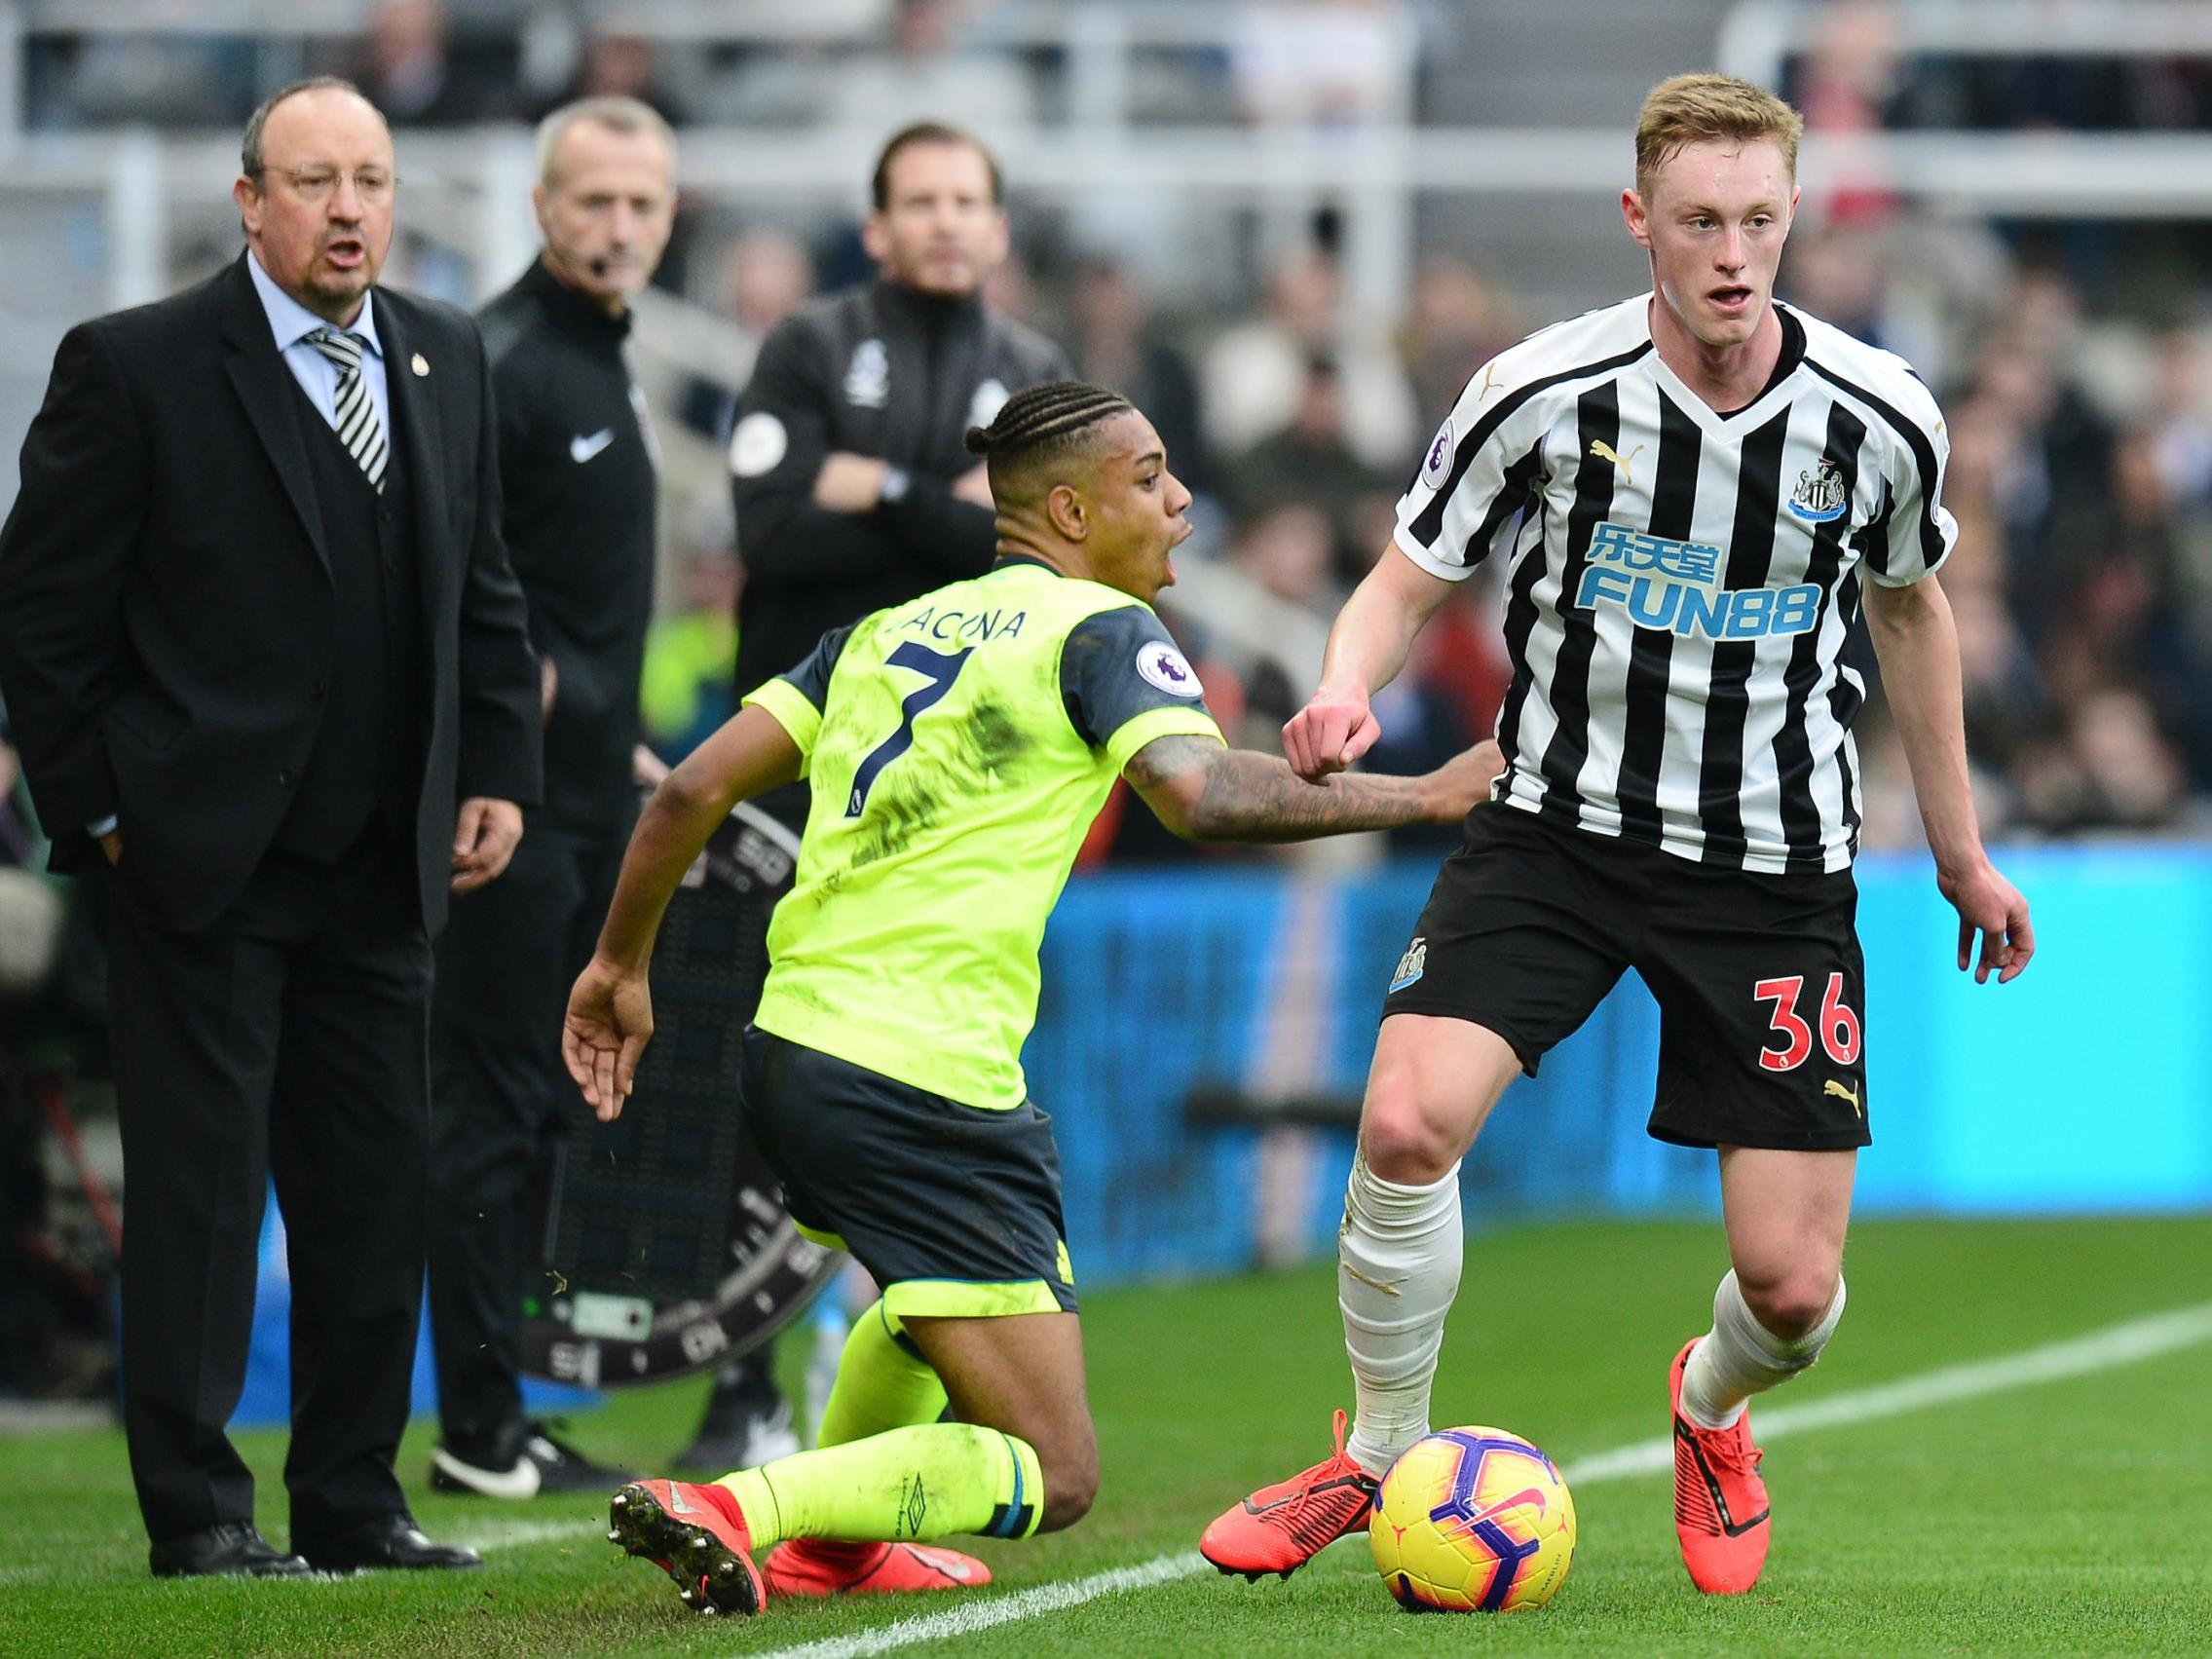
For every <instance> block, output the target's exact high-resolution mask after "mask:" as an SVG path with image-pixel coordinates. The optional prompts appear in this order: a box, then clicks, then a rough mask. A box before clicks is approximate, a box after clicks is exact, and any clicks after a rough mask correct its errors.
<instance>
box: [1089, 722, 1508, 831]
mask: <svg viewBox="0 0 2212 1659" xmlns="http://www.w3.org/2000/svg"><path fill="white" fill-rule="evenodd" d="M1504 770H1505V758H1504V757H1503V756H1502V755H1501V754H1500V753H1499V752H1498V746H1497V744H1495V743H1493V742H1491V741H1490V740H1489V739H1487V738H1484V739H1483V740H1482V741H1481V742H1480V743H1478V744H1476V745H1475V746H1474V747H1473V748H1472V749H1466V750H1463V751H1461V752H1460V753H1459V754H1457V755H1455V756H1453V757H1452V758H1451V759H1450V760H1449V761H1447V762H1446V763H1445V764H1444V765H1443V766H1441V767H1439V768H1438V769H1437V770H1436V771H1435V772H1431V773H1423V774H1422V775H1421V776H1419V777H1375V776H1370V775H1368V774H1366V773H1353V774H1348V775H1345V776H1341V777H1330V778H1324V779H1323V780H1322V781H1321V782H1319V783H1308V782H1306V781H1305V780H1304V779H1303V778H1301V777H1299V776H1298V775H1297V773H1293V771H1292V770H1291V769H1290V768H1289V767H1288V766H1287V765H1285V764H1284V763H1283V762H1281V761H1279V760H1277V759H1276V758H1275V757H1274V756H1273V755H1262V754H1258V753H1256V752H1255V751H1253V750H1251V749H1226V748H1223V747H1222V746H1221V745H1220V744H1218V743H1217V742H1214V741H1213V740H1212V739H1210V738H1206V737H1190V736H1173V737H1155V738H1154V739H1153V740H1152V741H1151V742H1149V743H1146V744H1145V745H1144V746H1143V748H1142V749H1139V750H1138V751H1137V753H1136V754H1134V755H1132V756H1131V757H1130V759H1129V765H1128V766H1127V767H1126V768H1124V769H1123V773H1122V774H1123V775H1124V776H1125V777H1127V778H1128V779H1129V782H1130V784H1131V786H1132V787H1133V788H1135V789H1136V791H1137V793H1138V794H1140V795H1142V796H1143V798H1144V805H1146V806H1147V807H1149V808H1151V809H1152V812H1153V814H1154V815H1155V816H1156V817H1157V818H1158V819H1159V820H1160V822H1161V823H1163V824H1165V825H1167V827H1168V828H1169V829H1171V830H1173V831H1174V832H1175V833H1176V834H1177V835H1179V836H1181V837H1182V838H1183V839H1184V840H1186V841H1310V840H1312V839H1313V838H1315V837H1316V836H1324V835H1343V834H1346V833H1348V832H1350V831H1352V830H1378V829H1396V828H1397V827H1398V826H1399V825H1401V824H1455V823H1457V822H1459V820H1460V819H1462V818H1464V817H1465V816H1466V815H1467V814H1468V813H1469V812H1471V811H1474V810H1475V806H1476V803H1478V802H1480V801H1486V800H1488V799H1489V795H1490V780H1491V779H1492V778H1494V777H1496V776H1497V775H1498V773H1500V772H1502V771H1504Z"/></svg>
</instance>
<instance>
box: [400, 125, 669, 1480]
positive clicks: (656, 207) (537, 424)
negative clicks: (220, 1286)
mask: <svg viewBox="0 0 2212 1659" xmlns="http://www.w3.org/2000/svg"><path fill="white" fill-rule="evenodd" d="M675 164H676V145H675V138H674V135H673V134H672V133H671V132H669V130H668V126H667V124H666V123H665V122H664V121H663V120H662V119H661V118H660V117H659V116H658V115H657V114H656V113H655V112H654V111H653V109H652V108H650V107H649V106H648V105H646V104H643V103H641V102H639V101H637V100H636V99H634V98H625V97H594V98H585V99H582V100H581V101H579V102H576V103H572V104H568V105H566V106H564V107H562V108H560V109H557V110H555V111H554V112H553V113H552V114H551V115H549V116H547V117H546V118H545V120H544V123H543V124H542V125H541V126H540V128H539V130H538V172H539V178H538V185H537V188H536V190H535V191H534V192H533V194H532V201H533V205H534V206H535V207H536V208H537V213H538V223H539V227H540V230H541V232H542V233H543V236H544V246H543V249H542V250H541V252H540V254H539V257H538V259H537V260H536V261H535V262H534V263H533V264H532V265H531V267H530V269H529V270H528V271H526V272H524V273H523V275H522V278H521V280H520V281H519V282H517V283H515V284H514V285H513V286H512V287H510V288H508V289H507V290H506V292H505V293H504V294H502V295H500V296H499V298H497V299H495V300H493V301H492V302H491V304H490V305H488V306H487V307H485V309H484V312H483V316H482V319H481V320H482V324H483V329H484V340H485V345H486V347H487V349H488V350H489V351H490V353H491V358H492V379H493V384H494V387H495V389H496V391H497V394H498V403H499V447H500V476H501V479H502V482H503V484H504V486H505V492H506V513H505V526H506V541H507V547H508V549H509V552H510V555H511V557H512V559H513V563H514V571H515V575H516V576H517V577H518V578H519V579H520V580H521V583H522V588H523V592H524V594H525V595H526V596H527V598H528V601H529V609H530V633H531V638H532V641H533V643H535V645H536V646H537V648H538V657H539V660H540V662H541V663H542V664H543V672H544V688H543V689H544V710H545V790H544V804H543V805H542V806H539V807H537V808H535V809H533V810H532V811H531V812H530V814H529V834H528V835H527V836H525V837H524V838H523V845H522V848H520V849H519V850H518V851H517V853H516V856H515V859H514V862H513V863H512V864H511V865H510V866H509V867H508V870H507V873H506V879H505V880H504V881H502V882H501V883H499V884H498V886H494V887H489V888H486V889H485V890H484V891H483V892H480V893H476V894H473V895H471V896H470V897H469V898H467V899H465V900H463V901H462V902H460V903H458V904H456V905H455V906H454V909H453V921H452V924H451V925H450V926H448V928H447V929H446V932H445V935H444V937H443V938H442V939H440V940H439V941H438V950H437V990H436V995H435V998H434V1000H433V1004H432V1019H431V1061H432V1074H431V1131H432V1135H431V1280H430V1283H431V1345H432V1347H433V1348H434V1350H435V1352H436V1356H437V1378H438V1413H439V1416H440V1419H441V1421H442V1424H443V1429H444V1437H443V1443H442V1444H441V1445H440V1446H439V1447H438V1448H437V1449H436V1451H435V1452H432V1453H431V1485H432V1486H434V1487H437V1488H440V1489H444V1490H449V1491H472V1492H477V1493H481V1494H483V1495H485V1496H487V1497H507V1498H522V1497H532V1496H535V1495H536V1494H537V1493H539V1492H541V1491H569V1490H580V1489H583V1490H594V1491H598V1490H604V1489H607V1488H609V1487H611V1486H615V1485H619V1483H620V1481H621V1480H622V1479H624V1478H625V1477H624V1476H623V1474H622V1472H621V1471H619V1470H610V1469H604V1468H600V1467H597V1466H595V1465H594V1464H592V1463H590V1462H589V1461H588V1460H587V1459H585V1458H584V1457H583V1456H582V1455H581V1453H580V1452H577V1451H576V1450H575V1449H574V1448H572V1447H568V1446H564V1445H563V1444H561V1443H560V1442H559V1441H558V1440H557V1439H555V1438H554V1437H553V1436H552V1435H551V1434H549V1433H548V1432H546V1430H545V1429H544V1426H543V1425H542V1424H538V1423H534V1422H531V1421H529V1420H528V1419H527V1418H526V1417H525V1416H524V1414H523V1408H522V1385H521V1323H522V1301H523V1298H524V1295H525V1293H526V1290H527V1288H528V1285H529V1282H530V1279H531V1275H532V1274H533V1273H534V1272H535V1271H536V1270H537V1268H538V1265H539V1263H538V1261H537V1254H536V1250H535V1238H534V1223H535V1221H536V1219H537V1217H538V1216H539V1214H540V1213H541V1200H542V1194H543V1190H544V1177H545V1174H546V1171H547V1163H546V1154H547V1153H548V1151H549V1150H550V1149H551V1146H552V1143H553V1141H554V1139H555V1138H556V1137H557V1136H558V1135H559V1134H561V1133H562V1132H563V1130H564V1127H565V1125H566V1123H567V1122H568V1120H569V1119H570V1118H572V1117H574V1116H575V1115H576V1113H575V1108H574V1095H575V1090H574V1088H573V1087H571V1086H570V1085H569V1083H568V1079H567V1076H566V1075H565V1074H564V1073H563V1072H562V1070H561V1060H560V1039H561V1013H562V1009H563V1007H564V1005H565V1002H566V999H567V995H568V986H569V983H570V981H572V980H573V979H574V978H575V977H576V975H577V974H578V973H579V972H581V969H582V967H583V964H584V963H585V962H586V961H589V960H590V957H591V946H592V941H593V939H594V937H595V936H596V934H597V932H598V928H599V922H600V919H601V918H602V917H603V916H604V915H605V914H606V910H607V904H608V901H609V899H610V897H611V896H612V894H613V892H614V885H615V875H616V872H617V871H618V870H619V868H620V866H621V859H622V849H623V847H624V845H625V843H626V842H627V840H628V838H629V830H630V823H631V820H632V819H633V818H634V817H635V816H636V788H635V785H634V784H633V782H632V765H633V760H632V757H633V755H634V753H635V751H636V749H637V742H638V677H639V670H640V667H641V665H642V663H643V661H644V658H645V632H646V625H647V623H648V622H651V620H652V615H653V575H654V521H655V504H656V488H657V475H656V460H655V453H654V446H653V434H652V428H651V427H650V425H649V424H648V422H647V419H646V416H645V409H644V404H643V401H642V399H641V398H640V397H639V395H638V392H637V388H636V386H635V385H634V384H633V383H632V381H631V379H630V373H629V365H628V362H627V360H626V359H625V358H624V355H623V345H624V341H625V339H626V337H627V335H628V333H629V327H630V312H629V299H630V296H631V295H632V294H634V293H636V292H637V291H638V289H640V288H642V287H644V286H645V284H646V283H647V282H648V281H649V280H650V279H651V278H652V276H653V272H654V268H655V267H656V265H658V264H659V263H660V255H661V251H662V249H663V248H665V247H666V246H667V244H668V233H669V229H670V226H671V224H672V223H673V220H674V215H675V196H676V189H675Z"/></svg>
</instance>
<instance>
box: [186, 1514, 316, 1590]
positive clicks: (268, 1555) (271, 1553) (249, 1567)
mask: <svg viewBox="0 0 2212 1659" xmlns="http://www.w3.org/2000/svg"><path fill="white" fill-rule="evenodd" d="M146 1565H148V1566H150V1567H152V1568H153V1569H154V1576H155V1577H156V1578H204V1577H207V1576H210V1575H213V1574H221V1573H231V1574H238V1575H242V1576H244V1577H248V1578H297V1577H299V1576H300V1575H301V1574H303V1573H308V1572H313V1571H314V1570H315V1569H314V1568H313V1567H311V1566H309V1565H307V1563H306V1562H304V1561H302V1560H300V1558H299V1557H298V1556H287V1555H283V1554H281V1553H280V1552H279V1550H278V1548H277V1546H276V1545H274V1544H272V1543H271V1542H270V1541H269V1540H268V1539H267V1538H264V1537H263V1536H262V1535H261V1533H260V1531H259V1530H258V1529H257V1528H256V1527H254V1525H253V1523H252V1522H250V1521H218V1522H217V1523H216V1524H215V1525H214V1526H212V1527H203V1528H202V1529H201V1530H199V1531H197V1532H187V1533H185V1534H184V1536H183V1537H181V1538H169V1539H167V1540H165V1541H163V1542H162V1543H159V1544H156V1545H155V1546H154V1547H153V1548H152V1549H150V1550H148V1551H147V1552H146Z"/></svg>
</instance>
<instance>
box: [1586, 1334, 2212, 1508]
mask: <svg viewBox="0 0 2212 1659" xmlns="http://www.w3.org/2000/svg"><path fill="white" fill-rule="evenodd" d="M2203 1341H2212V1301H2207V1302H2199V1303H2197V1304H2196V1305H2195V1306H2193V1307H2179V1308H2175V1309H2174V1310H2173V1311H2172V1312H2170V1313H2154V1314H2152V1315H2150V1316H2149V1317H2147V1318H2143V1319H2130V1320H2128V1321H2126V1322H2125V1323H2124V1324H2119V1325H2108V1326H2106V1327H2105V1328H2104V1329H2103V1330H2102V1331H2091V1332H2089V1333H2087V1334H2086V1335H2085V1336H2081V1337H2069V1338H2067V1339H2065V1340H2063V1341H2058V1342H2046V1343H2044V1344H2043V1346H2042V1347H2040V1348H2023V1349H2022V1350H2021V1351H2020V1352H2018V1353H2015V1354H2000V1355H1998V1356H1997V1357H1996V1358H1995V1359H1986V1360H1969V1361H1968V1362H1967V1363H1966V1364H1964V1365H1947V1366H1944V1367H1943V1368H1942V1369H1941V1370H1939V1371H1926V1372H1922V1373H1921V1374H1920V1376H1907V1377H1903V1378H1900V1379H1899V1380H1897V1381H1895V1382H1880V1383H1876V1384H1875V1385H1874V1386H1873V1387H1871V1388H1855V1389H1853V1390H1852V1391H1851V1392H1850V1393H1848V1394H1831V1395H1829V1396H1828V1397H1827V1398H1826V1399H1824V1400H1808V1401H1806V1402H1805V1403H1804V1404H1803V1405H1800V1406H1790V1405H1781V1406H1762V1407H1760V1408H1759V1420H1758V1437H1759V1440H1760V1441H1761V1442H1762V1443H1764V1442H1767V1441H1771V1440H1778V1439H1780V1438H1781V1436H1783V1435H1790V1434H1802V1433H1804V1432H1805V1431H1806V1430H1807V1429H1815V1428H1835V1427H1838V1426H1839V1425H1842V1424H1845V1423H1865V1422H1873V1421H1874V1420H1875V1419H1877V1418H1880V1417H1894V1416H1898V1415H1901V1414H1904V1413H1906V1412H1921V1411H1926V1410H1927V1409H1928V1408H1929V1407H1931V1406H1948V1405H1951V1404H1953V1403H1955V1402H1957V1401H1960V1400H1973V1399H1978V1398H1980V1397H1981V1396H1983V1395H1985V1394H2002V1393H2005V1392H2006V1390H2008V1389H2013V1388H2028V1387H2032V1386H2034V1385H2035V1384H2036V1383H2039V1382H2061V1381H2064V1380H2065V1379H2066V1378H2067V1377H2070V1376H2088V1375H2089V1374H2090V1373H2091V1372H2097V1371H2111V1370H2113V1369H2114V1368H2116V1367H2118V1366H2123V1365H2135V1364H2137V1363H2139V1362H2141V1361H2143V1360H2148V1359H2156V1358H2157V1357H2158V1356H2159V1355H2160V1354H2170V1353H2174V1352H2177V1351H2178V1350H2180V1349H2182V1348H2190V1347H2194V1346H2195V1345H2196V1344H2197V1343H2199V1342H2203ZM1673 1466H1674V1442H1673V1439H1672V1437H1670V1436H1662V1437H1660V1438H1658V1439H1656V1440H1644V1441H1638V1442H1637V1443H1636V1444H1635V1445H1633V1446H1624V1447H1621V1448H1620V1449H1618V1450H1617V1451H1613V1452H1599V1453H1598V1454H1597V1455H1596V1456H1594V1457H1586V1458H1584V1459H1582V1460H1581V1461H1580V1462H1577V1463H1570V1464H1568V1465H1567V1467H1566V1468H1565V1469H1563V1470H1561V1471H1560V1472H1561V1473H1562V1474H1563V1475H1565V1476H1566V1479H1567V1484H1568V1485H1569V1486H1570V1487H1572V1486H1577V1485H1587V1484H1589V1483H1590V1482H1592V1481H1618V1480H1629V1479H1632V1478H1633V1477H1635V1476H1637V1475H1656V1474H1658V1473H1660V1472H1661V1471H1662V1470H1667V1469H1671V1468H1673Z"/></svg>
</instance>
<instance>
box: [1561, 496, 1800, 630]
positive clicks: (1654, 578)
mask: <svg viewBox="0 0 2212 1659" xmlns="http://www.w3.org/2000/svg"><path fill="white" fill-rule="evenodd" d="M1720 564H1721V553H1720V549H1719V548H1718V547H1713V546H1712V545H1711V544H1709V543H1706V542H1675V541H1670V540H1669V539H1668V538H1667V537H1665V536H1653V535H1650V534H1647V533H1646V532H1644V531H1641V530H1631V529H1630V528H1629V527H1628V526H1627V525H1626V524H1613V523H1604V524H1600V525H1598V527H1597V530H1596V533H1595V534H1594V535H1593V536H1592V537H1591V539H1590V563H1589V565H1588V567H1587V568H1586V569H1585V570H1584V571H1583V573H1582V585H1581V586H1580V587H1578V588H1577V589H1576V590H1575V604H1576V605H1578V606H1579V607H1581V608H1582V609H1583V610H1586V611H1590V610H1595V609H1596V608H1597V607H1598V606H1599V605H1618V606H1620V607H1621V608H1622V609H1624V610H1626V611H1627V612H1628V613H1629V621H1630V622H1633V623H1635V625H1636V626H1637V627H1639V628H1652V629H1656V630H1657V631H1659V632H1662V633H1676V634H1680V635H1682V636H1683V637H1684V638H1688V637H1689V636H1690V635H1692V634H1699V635H1702V636H1704V637H1705V638H1706V639H1763V638H1765V637H1766V636H1768V635H1769V634H1793V633H1808V632H1810V631H1811V630H1812V627H1813V624H1814V623H1815V622H1818V621H1819V619H1820V589H1819V588H1818V587H1817V586H1815V585H1814V584H1812V583H1805V584H1801V585H1799V586H1796V587H1744V588H1735V589H1731V588H1726V587H1721V586H1718V585H1717V584H1718V583H1719V581H1720Z"/></svg>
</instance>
